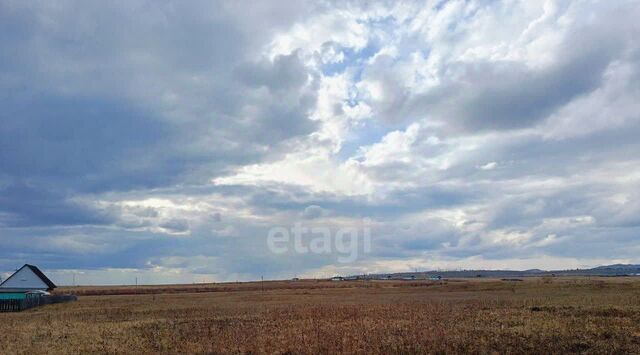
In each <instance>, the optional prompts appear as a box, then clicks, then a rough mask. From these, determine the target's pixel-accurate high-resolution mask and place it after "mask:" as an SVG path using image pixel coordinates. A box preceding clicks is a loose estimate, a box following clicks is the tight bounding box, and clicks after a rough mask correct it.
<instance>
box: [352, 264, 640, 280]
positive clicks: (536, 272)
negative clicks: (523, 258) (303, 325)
mask: <svg viewBox="0 0 640 355" xmlns="http://www.w3.org/2000/svg"><path fill="white" fill-rule="evenodd" d="M437 276H440V277H442V278H470V277H474V278H475V277H489V278H514V277H533V276H640V265H634V264H614V265H604V266H598V267H594V268H591V269H569V270H540V269H529V270H431V271H420V272H400V273H389V274H368V275H352V276H348V277H347V278H348V279H362V278H367V279H375V280H384V279H394V280H398V279H416V280H419V279H428V278H433V277H437Z"/></svg>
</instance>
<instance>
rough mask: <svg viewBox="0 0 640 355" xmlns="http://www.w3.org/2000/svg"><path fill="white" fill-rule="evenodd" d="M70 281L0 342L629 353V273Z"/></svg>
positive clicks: (44, 347)
mask: <svg viewBox="0 0 640 355" xmlns="http://www.w3.org/2000/svg"><path fill="white" fill-rule="evenodd" d="M263 287H264V291H263V290H262V289H263ZM69 291H72V292H75V293H77V294H78V295H80V300H79V301H78V302H75V303H68V304H56V305H49V306H45V307H41V308H36V309H31V310H28V311H25V312H22V313H1V314H0V353H2V354H13V353H22V354H45V353H66V354H69V353H71V354H73V353H75V354H86V353H136V354H144V353H279V354H282V353H307V354H323V353H359V354H382V353H384V354H390V353H394V354H395V353H404V354H408V353H469V352H470V353H541V354H544V353H567V352H569V353H640V280H638V279H631V278H591V279H587V278H574V279H560V278H556V279H553V280H548V279H547V280H541V279H526V280H525V281H523V282H507V281H500V280H449V281H446V282H442V283H438V282H429V281H408V282H399V281H367V282H365V281H357V282H328V281H298V282H265V283H264V285H262V284H260V283H242V284H215V285H187V286H164V287H157V286H156V287H139V288H135V287H121V288H113V287H111V288H109V287H95V288H90V287H85V288H77V289H66V290H62V292H69Z"/></svg>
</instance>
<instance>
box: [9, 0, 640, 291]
mask: <svg viewBox="0 0 640 355" xmlns="http://www.w3.org/2000/svg"><path fill="white" fill-rule="evenodd" d="M638 18H640V2H638V1H627V0H617V1H587V0H584V1H568V0H567V1H510V0H505V1H419V2H411V1H388V2H382V1H355V2H351V1H336V2H325V1H258V2H256V1H186V2H173V1H138V0H131V1H111V2H105V1H67V0H62V1H55V2H52V1H35V0H34V1H31V0H29V1H22V0H3V1H0V46H1V47H2V50H0V107H2V109H1V110H0V243H1V244H2V247H1V248H0V275H1V276H2V277H3V278H6V277H7V276H8V275H9V274H10V273H11V271H13V270H15V269H16V268H18V267H20V266H21V265H23V264H24V263H31V264H35V265H38V266H39V267H40V268H42V269H43V270H45V271H46V272H47V274H48V275H50V276H51V279H52V280H53V281H54V282H57V283H58V284H61V285H69V284H72V283H73V282H75V283H77V284H131V283H133V282H134V280H135V279H136V278H138V280H139V282H140V283H192V282H213V281H220V282H222V281H236V280H257V279H260V278H261V277H264V278H265V279H286V278H291V277H330V276H333V275H338V274H339V275H349V274H360V273H376V272H403V271H414V270H433V269H462V268H467V269H470V268H485V269H507V268H511V269H530V268H540V269H561V268H579V267H593V266H598V265H603V264H611V263H640V257H638V255H640V244H639V243H638V242H639V241H640V139H638V137H640V85H639V84H638V83H639V82H640V41H638V40H637V39H638V38H640V22H638V21H637V19H638ZM296 227H297V228H299V230H301V231H305V232H304V233H302V232H301V233H300V239H299V240H293V239H290V240H289V242H282V241H280V243H281V244H280V248H279V249H278V250H277V251H276V250H274V248H273V247H270V244H269V238H271V237H273V235H274V233H275V232H274V231H279V232H281V234H282V231H283V230H284V231H289V232H291V233H293V231H294V228H296ZM321 230H326V231H327V233H326V234H321V233H320V234H318V231H321ZM314 231H315V232H314ZM351 232H353V233H357V237H358V238H360V237H362V238H361V239H356V238H353V239H344V238H343V239H341V236H342V237H344V236H345V235H346V236H349V235H351V236H354V235H353V234H348V233H351ZM341 233H342V234H341ZM345 233H346V234H345ZM367 233H368V234H369V242H370V244H369V245H368V246H367V245H365V244H364V236H365V234H367ZM280 236H282V235H280ZM325 236H326V238H325ZM345 240H347V241H348V240H350V241H351V242H353V243H352V244H349V245H347V247H349V246H350V247H352V248H351V249H349V248H346V249H345V248H344V247H345V245H344V243H342V244H340V243H341V242H344V241H345ZM356 242H357V243H356ZM300 243H302V244H301V245H302V247H300V245H298V244H300ZM312 243H317V244H312ZM323 243H324V244H323ZM327 243H328V244H327ZM311 245H315V246H316V247H319V249H318V248H316V249H312V247H310V246H311ZM354 248H356V249H357V250H354ZM356 252H357V253H356ZM354 253H355V254H354ZM356 254H357V255H356ZM345 256H349V257H345ZM351 256H353V257H351ZM74 280H75V281H74Z"/></svg>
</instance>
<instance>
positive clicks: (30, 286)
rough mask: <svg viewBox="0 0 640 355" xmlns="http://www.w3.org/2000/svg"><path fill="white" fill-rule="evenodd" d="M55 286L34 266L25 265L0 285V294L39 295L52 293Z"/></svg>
mask: <svg viewBox="0 0 640 355" xmlns="http://www.w3.org/2000/svg"><path fill="white" fill-rule="evenodd" d="M54 288H56V285H55V284H54V283H53V282H51V280H49V278H48V277H47V276H46V275H45V274H43V273H42V271H40V269H38V268H37V267H36V266H34V265H29V264H25V265H24V266H23V267H21V268H20V269H19V270H18V271H16V272H15V273H13V275H11V276H9V278H7V279H6V280H4V282H3V283H1V284H0V293H4V294H7V293H22V294H26V293H40V292H38V291H41V292H42V291H44V292H48V291H52V290H53V289H54Z"/></svg>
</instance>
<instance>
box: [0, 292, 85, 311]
mask: <svg viewBox="0 0 640 355" xmlns="http://www.w3.org/2000/svg"><path fill="white" fill-rule="evenodd" d="M77 300H78V297H76V296H74V295H54V296H40V297H29V298H25V299H21V300H17V299H16V300H0V312H20V311H24V310H25V309H29V308H33V307H39V306H44V305H47V304H53V303H62V302H72V301H77Z"/></svg>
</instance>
